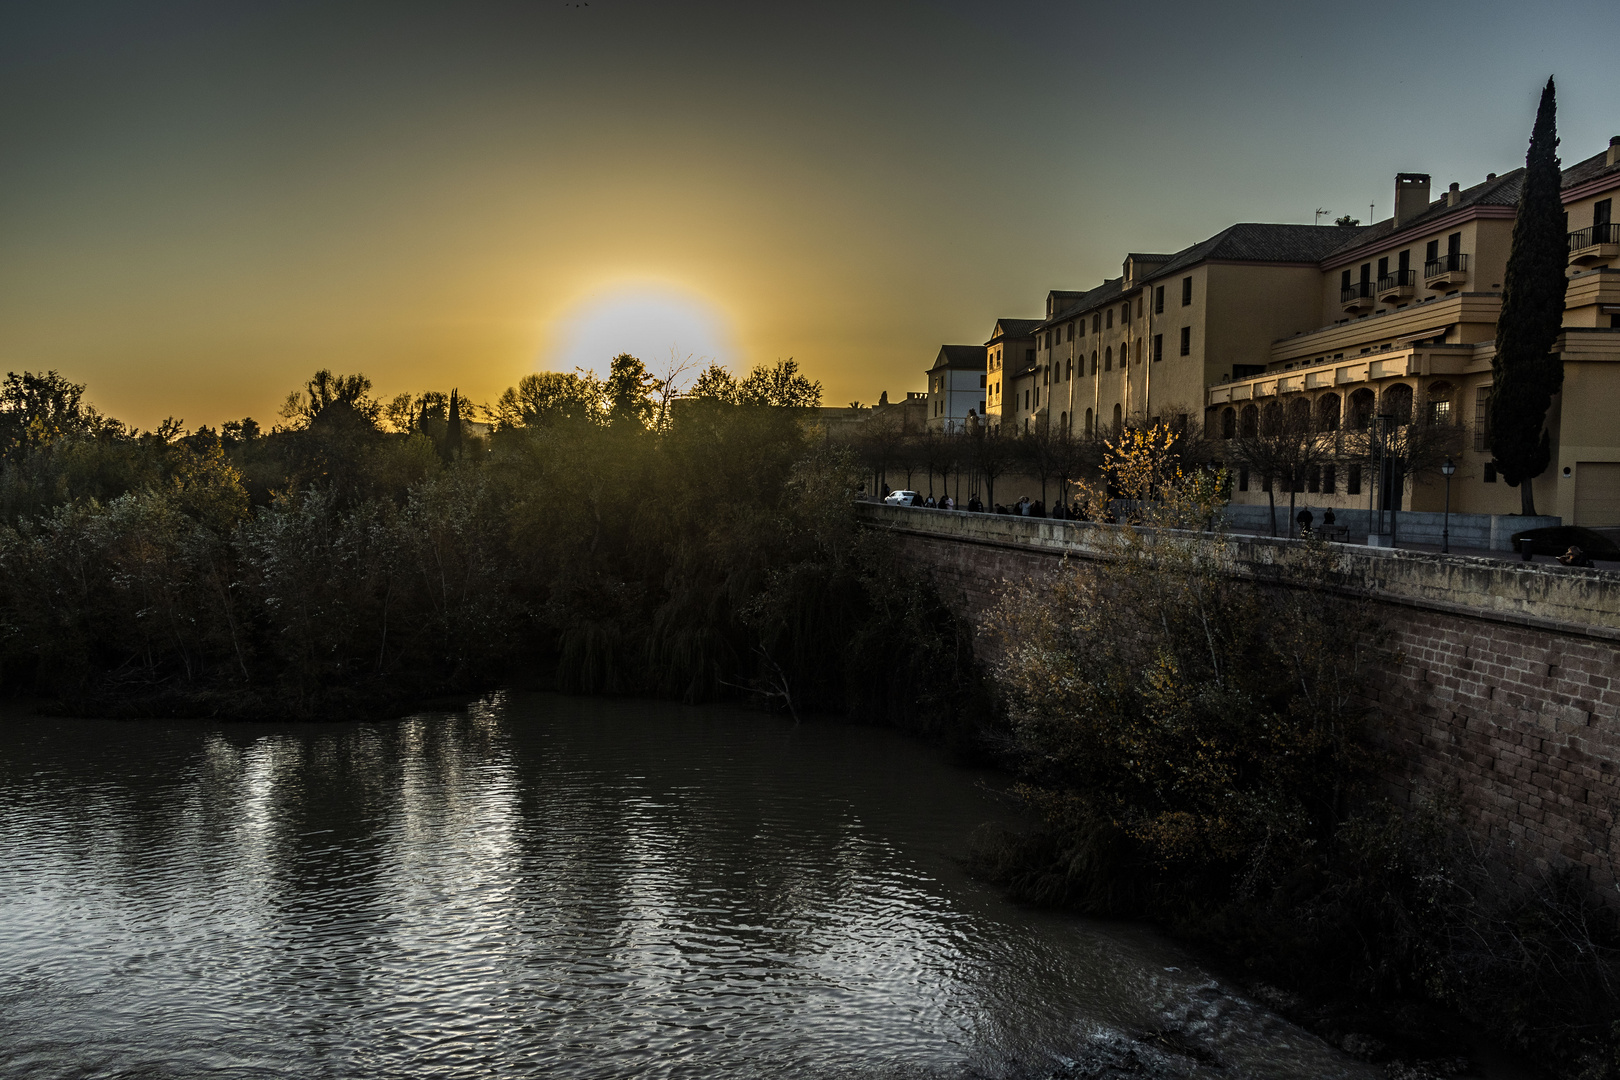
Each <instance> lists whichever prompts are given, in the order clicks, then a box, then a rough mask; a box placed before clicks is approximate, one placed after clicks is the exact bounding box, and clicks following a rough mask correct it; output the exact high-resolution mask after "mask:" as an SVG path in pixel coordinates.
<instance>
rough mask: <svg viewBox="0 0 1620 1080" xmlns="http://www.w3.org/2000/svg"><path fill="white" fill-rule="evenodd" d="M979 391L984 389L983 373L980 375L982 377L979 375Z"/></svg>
mask: <svg viewBox="0 0 1620 1080" xmlns="http://www.w3.org/2000/svg"><path fill="white" fill-rule="evenodd" d="M979 389H980V390H983V389H984V375H983V373H980V375H979Z"/></svg>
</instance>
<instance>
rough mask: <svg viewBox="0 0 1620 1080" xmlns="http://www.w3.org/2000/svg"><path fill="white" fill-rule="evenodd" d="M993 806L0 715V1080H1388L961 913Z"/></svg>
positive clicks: (883, 766) (525, 731)
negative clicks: (633, 1079) (975, 846)
mask: <svg viewBox="0 0 1620 1080" xmlns="http://www.w3.org/2000/svg"><path fill="white" fill-rule="evenodd" d="M1002 786H1003V782H1002V781H1001V780H999V779H998V778H997V777H995V776H994V775H993V774H989V773H981V772H975V771H972V770H966V769H962V768H959V767H956V766H953V765H951V764H950V763H948V762H947V761H946V760H945V759H944V758H943V757H942V756H941V755H940V754H939V753H938V752H936V751H934V750H933V749H931V748H929V747H926V746H922V745H919V744H918V743H916V742H914V741H911V740H909V739H907V738H905V737H903V736H900V735H897V734H895V733H893V732H889V731H883V730H873V729H868V728H860V727H853V726H847V725H842V724H835V723H806V724H803V725H798V726H795V725H792V724H789V723H785V722H782V721H778V720H774V719H770V718H767V717H762V716H759V715H756V714H751V713H745V712H735V711H729V710H722V709H693V708H680V707H676V706H669V705H662V704H649V703H646V702H606V701H600V700H588V699H575V698H563V697H556V696H551V695H538V694H537V695H506V696H498V697H495V698H492V699H490V700H488V701H485V702H483V703H480V704H478V705H475V706H474V707H472V708H471V709H470V710H468V711H467V712H464V713H454V714H424V715H421V716H416V717H412V718H410V719H406V720H402V721H396V722H390V723H379V724H350V725H298V726H294V725H277V726H272V725H210V724H203V723H156V722H143V723H128V722H124V723H119V722H111V721H86V720H60V719H54V718H41V717H34V716H20V715H6V716H0V1075H4V1076H7V1077H36V1076H37V1077H47V1076H48V1077H60V1076H74V1077H142V1078H147V1077H151V1078H156V1077H164V1078H190V1077H210V1078H234V1077H283V1076H289V1077H291V1076H296V1077H331V1078H334V1080H336V1078H352V1077H382V1076H401V1075H412V1076H445V1077H492V1076H515V1075H550V1076H565V1077H622V1076H631V1075H639V1076H657V1077H665V1076H667V1077H687V1076H691V1077H754V1076H784V1077H800V1076H803V1077H872V1078H887V1077H906V1078H909V1077H934V1076H939V1077H959V1076H960V1077H966V1076H972V1077H1044V1076H1054V1075H1058V1076H1063V1075H1069V1076H1093V1075H1115V1074H1114V1073H1112V1072H1106V1071H1104V1072H1101V1073H1099V1071H1098V1070H1099V1069H1101V1068H1102V1064H1103V1063H1108V1062H1113V1063H1115V1064H1119V1065H1121V1066H1123V1067H1130V1066H1131V1063H1132V1062H1133V1061H1135V1062H1137V1063H1139V1064H1141V1065H1144V1066H1147V1067H1148V1068H1149V1069H1150V1072H1149V1075H1166V1076H1212V1077H1213V1076H1222V1077H1229V1078H1231V1077H1279V1078H1280V1077H1312V1078H1317V1077H1370V1076H1373V1075H1377V1074H1376V1073H1375V1072H1374V1070H1373V1069H1372V1068H1371V1067H1369V1066H1364V1065H1361V1064H1359V1063H1357V1062H1355V1061H1353V1060H1351V1059H1349V1058H1347V1057H1345V1056H1344V1055H1342V1054H1340V1053H1338V1052H1337V1051H1334V1050H1332V1049H1330V1048H1328V1047H1327V1046H1326V1045H1325V1044H1324V1043H1322V1042H1321V1041H1320V1040H1318V1039H1317V1038H1315V1037H1314V1036H1312V1035H1309V1034H1307V1033H1305V1032H1303V1031H1301V1030H1300V1029H1298V1028H1295V1027H1293V1026H1291V1025H1289V1024H1288V1023H1286V1022H1284V1021H1282V1020H1280V1019H1278V1018H1277V1017H1275V1016H1272V1015H1271V1014H1269V1013H1267V1012H1266V1011H1265V1010H1264V1009H1261V1008H1259V1007H1257V1006H1256V1005H1254V1004H1251V1003H1249V1002H1247V1001H1245V1000H1244V999H1243V998H1242V996H1241V995H1240V994H1239V993H1237V992H1236V991H1235V990H1234V989H1233V988H1231V987H1229V986H1227V985H1225V984H1223V983H1221V982H1220V981H1219V980H1217V979H1215V978H1213V977H1212V976H1211V975H1210V974H1209V973H1208V972H1207V971H1204V970H1202V969H1200V967H1199V966H1198V964H1197V963H1196V962H1194V961H1193V960H1192V959H1191V958H1189V957H1188V956H1187V955H1185V954H1184V953H1183V952H1182V951H1180V950H1179V949H1178V948H1176V947H1175V946H1174V945H1172V944H1170V943H1168V942H1166V941H1165V940H1164V939H1162V938H1160V937H1159V936H1157V935H1156V934H1154V933H1152V932H1150V931H1148V930H1146V929H1144V928H1142V927H1136V926H1130V925H1121V924H1114V923H1102V922H1095V921H1088V920H1084V919H1079V918H1075V917H1070V916H1066V915H1061V914H1055V913H1049V912H1039V911H1031V910H1026V909H1023V908H1020V907H1018V906H1015V905H1013V904H1010V903H1008V902H1006V901H1005V900H1003V899H1002V898H1001V897H1000V896H999V895H998V894H997V893H996V891H995V890H994V889H992V888H989V887H987V886H983V885H980V884H978V883H976V882H974V881H972V880H970V879H968V878H967V877H966V876H965V875H964V874H963V872H962V870H961V869H960V867H959V860H960V858H961V857H962V855H963V853H964V851H965V850H966V848H967V844H968V839H969V836H970V834H971V833H972V832H973V831H974V830H975V829H976V828H979V827H981V826H983V825H985V824H986V823H988V822H995V821H998V820H1004V819H1006V818H1007V817H1008V816H1009V815H1010V814H1011V813H1012V809H1011V808H1010V806H1009V804H1008V800H1007V799H1006V798H1005V797H1004V796H1003V795H1002V794H1001V793H1000V790H1001V788H1002ZM1161 1031H1174V1032H1177V1033H1180V1034H1179V1036H1178V1037H1179V1038H1180V1039H1181V1043H1180V1044H1179V1045H1180V1047H1181V1049H1182V1050H1183V1052H1174V1051H1172V1050H1170V1049H1166V1048H1165V1047H1164V1044H1163V1041H1162V1040H1160V1041H1157V1042H1143V1041H1141V1040H1142V1037H1143V1035H1144V1034H1145V1033H1151V1032H1161ZM1191 1046H1195V1047H1198V1048H1200V1049H1201V1050H1202V1051H1204V1052H1206V1053H1207V1054H1209V1055H1213V1059H1210V1058H1208V1057H1205V1058H1204V1059H1203V1060H1202V1061H1201V1060H1200V1057H1199V1056H1198V1055H1196V1054H1188V1053H1186V1052H1184V1051H1185V1048H1186V1047H1191Z"/></svg>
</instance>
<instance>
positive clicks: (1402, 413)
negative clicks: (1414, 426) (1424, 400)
mask: <svg viewBox="0 0 1620 1080" xmlns="http://www.w3.org/2000/svg"><path fill="white" fill-rule="evenodd" d="M1383 405H1384V409H1383V411H1384V414H1385V415H1387V416H1390V417H1392V418H1393V419H1394V423H1395V425H1396V426H1397V427H1401V426H1404V425H1406V424H1410V423H1411V422H1412V386H1411V384H1410V383H1403V382H1401V383H1396V384H1394V385H1393V386H1390V387H1388V388H1387V389H1385V391H1384V402H1383Z"/></svg>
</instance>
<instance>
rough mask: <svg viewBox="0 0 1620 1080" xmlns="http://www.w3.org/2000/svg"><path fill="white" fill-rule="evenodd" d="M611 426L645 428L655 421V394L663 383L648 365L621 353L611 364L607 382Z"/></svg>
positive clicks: (633, 428)
mask: <svg viewBox="0 0 1620 1080" xmlns="http://www.w3.org/2000/svg"><path fill="white" fill-rule="evenodd" d="M605 389H606V393H607V406H608V408H607V411H608V425H609V426H610V427H615V428H618V427H627V428H630V429H632V430H645V429H646V428H647V427H648V425H650V424H651V423H652V418H653V400H652V395H653V394H655V393H657V392H658V389H659V382H658V380H657V379H655V378H653V377H652V374H651V373H650V372H649V371H648V370H647V365H646V364H644V363H642V362H641V361H640V360H638V359H636V358H635V357H634V356H631V355H630V354H629V353H620V354H619V355H618V356H615V357H614V358H613V362H612V363H611V364H610V365H609V366H608V377H607V384H606V387H605Z"/></svg>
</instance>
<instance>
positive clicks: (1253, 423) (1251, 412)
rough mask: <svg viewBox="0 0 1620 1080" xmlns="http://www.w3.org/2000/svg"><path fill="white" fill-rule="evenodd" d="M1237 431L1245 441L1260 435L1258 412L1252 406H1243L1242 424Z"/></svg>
mask: <svg viewBox="0 0 1620 1080" xmlns="http://www.w3.org/2000/svg"><path fill="white" fill-rule="evenodd" d="M1238 430H1239V431H1240V432H1241V433H1242V435H1243V437H1244V438H1245V439H1252V438H1254V437H1255V436H1256V435H1258V434H1260V410H1259V409H1257V408H1255V407H1254V406H1253V405H1245V406H1243V416H1242V423H1241V424H1240V425H1239V427H1238Z"/></svg>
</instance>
